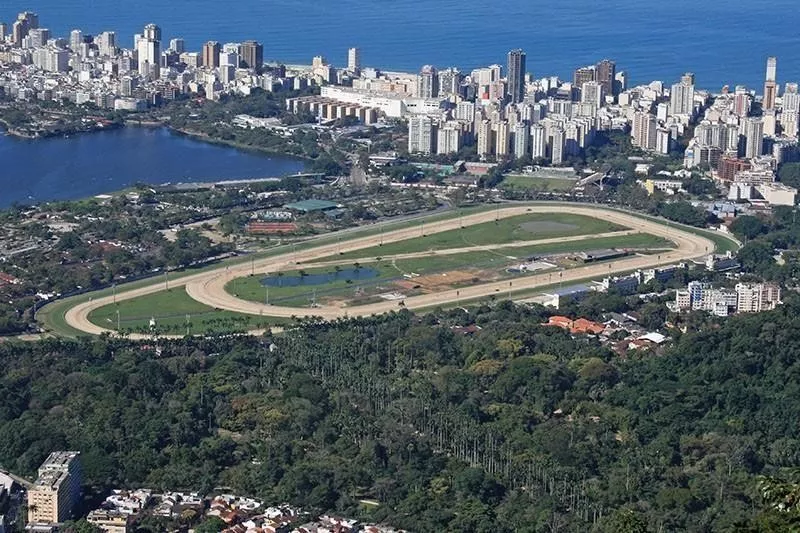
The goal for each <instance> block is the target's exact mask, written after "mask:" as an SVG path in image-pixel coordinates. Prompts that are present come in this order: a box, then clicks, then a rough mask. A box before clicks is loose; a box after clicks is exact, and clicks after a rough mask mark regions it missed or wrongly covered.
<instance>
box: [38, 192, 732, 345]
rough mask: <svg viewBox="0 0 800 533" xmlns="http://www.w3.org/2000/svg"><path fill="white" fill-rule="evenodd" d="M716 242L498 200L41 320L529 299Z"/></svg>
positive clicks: (208, 327) (185, 321)
mask: <svg viewBox="0 0 800 533" xmlns="http://www.w3.org/2000/svg"><path fill="white" fill-rule="evenodd" d="M715 237H716V235H713V236H712V235H710V234H708V232H702V231H699V232H698V231H697V230H694V229H692V228H684V227H682V226H678V225H671V224H670V225H667V224H665V223H664V221H661V220H658V219H653V218H650V217H645V216H639V215H632V214H630V213H626V212H624V211H621V210H615V209H608V208H606V207H602V206H590V205H579V204H563V203H562V204H556V203H547V202H545V203H533V204H506V205H503V204H500V205H495V206H485V207H483V208H478V209H474V210H466V209H465V210H463V211H462V212H461V213H459V212H458V211H456V212H453V211H451V212H449V213H446V214H437V215H435V216H433V217H430V218H427V219H425V220H421V219H417V220H405V221H401V222H399V223H397V224H388V225H381V226H372V227H369V228H365V229H360V230H356V231H352V232H350V231H345V232H341V233H339V234H336V235H330V236H327V237H323V238H320V239H312V240H310V241H307V242H304V243H297V245H296V246H290V247H288V248H287V247H286V246H284V247H282V249H276V250H273V251H270V252H266V253H264V254H259V255H254V256H250V257H248V258H246V259H244V261H241V262H239V263H238V264H237V263H234V262H231V263H228V264H223V265H216V266H210V267H209V268H208V269H205V268H204V269H201V270H197V271H195V272H192V273H189V272H187V273H186V274H185V275H182V276H180V277H178V276H176V278H177V279H172V276H170V277H171V279H170V289H171V291H168V292H167V291H164V285H165V284H166V280H164V281H163V282H158V281H155V280H148V281H143V282H142V283H140V284H135V285H132V288H130V289H127V290H124V291H123V290H118V292H117V294H116V295H109V294H108V293H107V291H106V292H101V293H91V294H88V295H83V296H81V297H80V298H76V299H70V300H69V301H64V302H63V303H62V302H59V303H60V304H61V305H60V306H53V309H54V310H57V311H58V312H57V313H55V312H51V313H50V315H51V316H56V315H57V317H58V318H62V311H61V310H62V308H63V309H64V311H63V320H62V321H63V322H64V323H65V324H66V325H67V326H68V327H69V328H73V329H77V330H80V331H83V332H87V333H92V334H100V333H104V332H108V331H114V330H116V328H117V322H118V321H119V327H120V329H121V330H123V331H141V332H148V333H149V332H150V329H151V328H150V322H151V319H154V321H155V329H156V330H157V331H158V332H160V333H170V334H173V335H176V334H177V335H184V334H186V333H187V332H188V333H189V334H197V333H205V332H214V331H225V332H229V331H244V330H251V329H259V328H262V327H264V326H266V325H270V326H272V325H275V326H280V325H283V324H284V323H285V322H288V323H294V321H295V320H296V319H297V318H298V317H300V318H302V317H315V319H317V320H319V319H335V318H340V317H343V316H367V315H371V314H376V313H384V312H387V311H392V310H396V309H398V305H399V306H401V307H407V308H411V309H427V308H430V307H434V306H437V305H454V304H455V302H459V301H472V300H478V299H481V298H489V297H497V295H498V294H499V293H506V294H508V295H510V294H511V293H512V292H514V293H527V292H530V291H533V290H535V289H537V288H538V287H544V286H547V285H549V284H550V283H551V282H552V279H553V276H554V275H555V273H556V272H557V273H558V279H559V282H562V281H563V282H564V283H568V282H575V281H577V280H581V281H583V280H587V279H599V278H600V277H603V276H606V275H609V274H614V273H617V272H630V271H633V270H636V269H644V268H651V267H653V266H658V265H664V264H674V263H675V262H678V261H683V260H689V259H694V258H699V257H702V256H703V255H704V254H707V253H710V252H711V251H712V250H714V248H715V246H719V243H718V242H716V241H717V240H718V239H716V238H715ZM711 238H714V240H713V241H712V240H711ZM734 245H736V243H734ZM608 248H614V249H617V250H619V251H621V252H622V255H621V256H619V257H615V258H614V259H609V260H608V261H605V262H603V263H602V264H598V263H594V262H589V263H586V262H585V257H582V256H581V255H580V254H579V253H578V252H585V251H592V250H598V249H608ZM248 259H249V261H248ZM355 263H358V268H357V267H356V265H355ZM301 269H302V270H304V272H303V273H302V274H301V273H300V270H301ZM347 271H350V274H348V273H347ZM279 272H280V273H281V276H278V274H277V273H279ZM353 272H356V273H357V274H356V275H353ZM340 273H344V277H341V276H339V274H340ZM250 274H252V275H250ZM265 277H269V278H270V280H269V281H270V283H269V284H270V287H269V289H267V288H265V287H264V286H263V285H262V279H264V278H265ZM277 277H280V278H281V279H280V280H276V279H275V278H277ZM284 282H286V283H284ZM512 285H513V288H512ZM267 299H269V303H268V304H267V303H266V301H267ZM312 304H313V305H312ZM118 312H119V314H118ZM45 316H47V315H45Z"/></svg>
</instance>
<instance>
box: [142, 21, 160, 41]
mask: <svg viewBox="0 0 800 533" xmlns="http://www.w3.org/2000/svg"><path fill="white" fill-rule="evenodd" d="M142 38H143V39H150V40H151V41H158V42H161V28H159V27H158V26H157V25H155V24H152V23H151V24H148V25H146V26H145V27H144V31H143V32H142Z"/></svg>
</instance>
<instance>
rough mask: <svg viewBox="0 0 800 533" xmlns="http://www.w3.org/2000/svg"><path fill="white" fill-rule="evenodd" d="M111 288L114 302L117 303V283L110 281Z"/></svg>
mask: <svg viewBox="0 0 800 533" xmlns="http://www.w3.org/2000/svg"><path fill="white" fill-rule="evenodd" d="M111 290H112V291H113V293H114V303H115V304H116V303H117V284H116V283H112V284H111Z"/></svg>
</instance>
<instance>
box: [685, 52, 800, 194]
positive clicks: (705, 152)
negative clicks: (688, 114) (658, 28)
mask: <svg viewBox="0 0 800 533" xmlns="http://www.w3.org/2000/svg"><path fill="white" fill-rule="evenodd" d="M698 103H701V104H702V107H701V109H702V112H703V113H702V116H698V117H697V118H698V122H697V125H696V127H695V130H694V136H693V137H692V139H691V140H690V142H689V145H688V147H687V148H686V151H685V153H684V166H685V167H686V168H695V167H701V168H704V169H705V168H707V169H709V170H711V172H712V176H713V177H714V178H715V179H717V180H718V181H719V182H720V183H721V184H722V185H724V186H726V187H728V190H729V194H728V198H729V199H730V200H734V201H749V202H752V203H755V204H758V203H765V204H767V205H794V204H795V200H796V195H797V190H796V189H794V188H792V187H788V186H786V185H783V184H780V183H776V170H777V168H778V166H779V165H780V164H781V163H784V162H787V161H795V160H797V159H798V156H800V153H798V148H797V141H798V131H800V126H799V123H798V116H800V92H799V91H798V85H797V83H786V84H785V85H784V90H783V93H782V94H779V86H778V83H777V59H776V58H774V57H770V58H768V59H767V68H766V76H765V81H764V89H763V94H762V95H761V96H760V97H758V96H757V95H756V92H755V91H753V90H750V89H748V88H747V87H744V86H741V85H738V86H736V87H735V88H734V90H733V91H731V90H730V89H729V88H728V87H727V86H726V87H723V89H722V92H721V93H720V94H716V95H708V94H704V95H703V96H702V98H701V102H698Z"/></svg>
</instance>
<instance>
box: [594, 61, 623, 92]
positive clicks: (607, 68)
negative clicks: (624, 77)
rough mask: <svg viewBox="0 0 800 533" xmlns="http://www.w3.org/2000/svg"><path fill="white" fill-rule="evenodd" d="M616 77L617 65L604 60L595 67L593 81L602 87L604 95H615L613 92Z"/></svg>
mask: <svg viewBox="0 0 800 533" xmlns="http://www.w3.org/2000/svg"><path fill="white" fill-rule="evenodd" d="M616 77H617V64H616V63H614V62H613V61H611V60H610V59H604V60H602V61H600V62H599V63H598V64H597V65H596V66H595V79H594V81H596V82H598V83H600V84H601V85H602V86H603V90H604V91H605V94H612V95H614V94H616V92H615V91H614V82H615V81H616Z"/></svg>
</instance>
